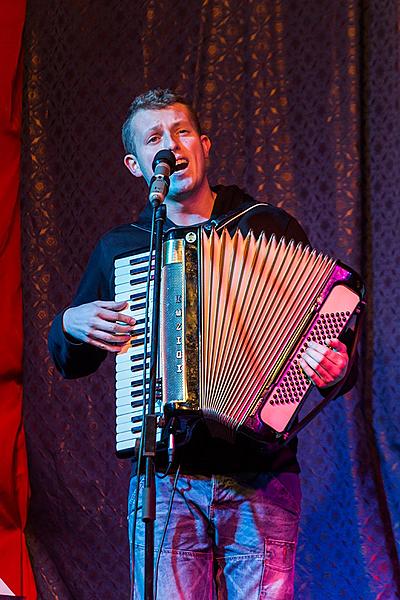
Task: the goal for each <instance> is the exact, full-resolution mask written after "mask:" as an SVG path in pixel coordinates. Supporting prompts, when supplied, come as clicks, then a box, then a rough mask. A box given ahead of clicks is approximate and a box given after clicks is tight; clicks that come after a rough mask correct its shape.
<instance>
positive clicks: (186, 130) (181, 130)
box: [179, 129, 189, 133]
mask: <svg viewBox="0 0 400 600" xmlns="http://www.w3.org/2000/svg"><path fill="white" fill-rule="evenodd" d="M179 133H189V130H188V129H180V130H179Z"/></svg>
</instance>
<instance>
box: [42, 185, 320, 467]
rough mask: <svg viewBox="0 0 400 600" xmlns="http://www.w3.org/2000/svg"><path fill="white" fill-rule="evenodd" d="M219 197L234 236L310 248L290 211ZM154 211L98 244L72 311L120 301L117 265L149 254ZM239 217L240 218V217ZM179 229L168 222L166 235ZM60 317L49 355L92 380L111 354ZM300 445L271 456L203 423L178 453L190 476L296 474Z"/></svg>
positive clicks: (233, 194)
mask: <svg viewBox="0 0 400 600" xmlns="http://www.w3.org/2000/svg"><path fill="white" fill-rule="evenodd" d="M213 191H215V192H216V193H217V196H216V200H215V204H214V209H213V213H212V216H211V219H210V221H211V222H212V223H217V224H220V223H223V224H225V226H226V227H227V228H228V230H229V231H230V232H231V233H232V232H233V231H235V230H236V229H240V230H241V232H242V233H243V234H247V233H248V231H249V230H250V229H251V230H253V232H254V234H255V235H256V236H258V235H259V234H260V233H261V232H264V233H265V234H266V236H267V237H269V236H270V235H271V234H273V233H274V234H275V235H276V236H277V237H278V239H279V238H280V237H281V236H285V237H286V239H294V240H295V241H296V242H302V243H303V244H307V243H308V239H307V236H306V234H305V233H304V231H303V229H302V228H301V227H300V225H299V224H298V223H297V221H296V220H295V219H294V218H293V217H291V216H290V215H288V214H287V213H286V212H285V211H284V210H282V209H279V208H276V207H274V206H271V205H269V204H260V203H258V204H257V203H256V202H255V201H254V200H253V199H252V198H251V197H250V196H248V195H247V194H245V193H244V192H243V191H242V190H240V189H239V188H237V187H236V186H229V187H224V186H216V187H214V188H213ZM151 214H152V209H151V207H150V206H149V205H147V206H146V207H145V209H144V210H143V212H142V213H141V214H140V216H139V219H138V220H137V222H136V223H132V224H128V225H122V226H119V227H116V228H115V229H112V230H111V231H109V232H108V233H106V234H105V235H104V236H103V237H102V238H101V239H100V241H99V243H98V244H97V246H96V248H95V249H94V252H93V254H92V256H91V258H90V261H89V264H88V266H87V269H86V271H85V273H84V275H83V278H82V281H81V283H80V285H79V288H78V291H77V293H76V295H75V297H74V299H73V301H72V303H71V305H70V306H78V305H81V304H85V303H87V302H92V301H94V300H114V260H115V258H116V257H117V256H120V255H122V254H127V253H128V254H129V253H136V252H137V251H138V250H140V249H144V250H146V249H147V250H148V247H149V238H150V228H151ZM235 215H239V216H235ZM171 227H176V225H175V224H174V223H172V221H170V220H169V219H167V221H166V225H165V230H166V231H167V230H168V229H170V228H171ZM63 312H64V311H62V312H61V313H59V314H58V315H57V316H56V317H55V319H54V321H53V324H52V327H51V330H50V333H49V350H50V354H51V356H52V358H53V360H54V363H55V365H56V367H57V369H58V370H59V371H60V373H61V374H62V375H63V376H64V377H66V378H75V377H82V376H85V375H89V374H90V373H93V372H94V371H96V369H97V368H98V367H99V365H100V364H101V362H102V361H103V360H104V359H105V357H106V356H107V354H108V353H107V352H106V351H103V350H100V349H98V348H96V347H94V346H92V345H89V344H85V343H74V342H73V341H72V340H71V339H68V338H67V337H66V336H65V334H64V333H63V329H62V316H63ZM296 448H297V440H293V441H292V442H291V443H290V444H289V445H288V446H287V447H284V448H281V449H279V451H277V452H276V453H274V454H272V455H271V454H268V453H266V452H265V451H263V449H262V448H260V447H259V446H258V445H255V444H252V443H251V442H249V441H244V440H241V441H238V442H237V443H236V444H235V445H231V444H229V443H227V442H223V441H221V440H218V439H214V438H210V437H209V435H208V434H207V432H206V430H205V428H204V427H203V425H202V424H201V423H200V424H199V426H198V427H196V428H195V430H194V433H193V436H192V438H191V440H190V442H189V443H188V444H187V445H186V446H184V447H182V448H180V449H178V450H177V461H176V462H177V463H179V462H180V463H181V469H182V472H186V473H199V474H209V473H228V472H241V471H242V472H243V471H252V472H254V471H271V472H280V471H291V472H298V471H299V467H298V463H297V460H296ZM157 460H158V467H159V468H160V469H161V468H163V466H164V465H165V456H164V455H163V453H160V454H159V456H158V459H157Z"/></svg>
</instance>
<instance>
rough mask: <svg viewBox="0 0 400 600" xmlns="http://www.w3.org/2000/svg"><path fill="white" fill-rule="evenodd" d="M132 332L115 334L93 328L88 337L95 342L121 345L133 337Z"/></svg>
mask: <svg viewBox="0 0 400 600" xmlns="http://www.w3.org/2000/svg"><path fill="white" fill-rule="evenodd" d="M131 337H132V336H131V334H130V333H129V334H128V335H122V334H114V333H107V332H106V331H102V330H101V329H93V330H92V331H89V333H88V338H89V339H90V340H93V341H95V342H100V343H103V342H106V343H108V344H117V345H118V346H119V347H120V346H122V345H124V344H126V342H128V341H129V340H130V339H131Z"/></svg>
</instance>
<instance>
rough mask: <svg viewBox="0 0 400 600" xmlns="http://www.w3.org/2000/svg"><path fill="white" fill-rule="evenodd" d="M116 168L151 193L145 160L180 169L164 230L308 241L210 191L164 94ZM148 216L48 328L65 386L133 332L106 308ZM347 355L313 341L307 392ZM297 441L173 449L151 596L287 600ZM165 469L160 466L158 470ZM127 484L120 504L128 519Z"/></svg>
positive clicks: (117, 309)
mask: <svg viewBox="0 0 400 600" xmlns="http://www.w3.org/2000/svg"><path fill="white" fill-rule="evenodd" d="M123 141H124V145H125V149H126V152H127V153H126V156H125V160H124V162H125V165H126V167H127V168H128V169H129V171H130V172H131V173H132V174H133V175H134V176H135V177H144V178H145V180H146V181H147V183H149V181H150V179H151V176H152V174H153V173H152V161H153V158H154V155H155V154H156V153H157V152H158V151H159V150H161V149H170V150H172V152H174V154H175V156H176V159H177V170H176V172H175V173H174V174H173V175H172V176H171V184H170V189H169V192H168V195H167V197H166V200H165V204H166V207H167V222H166V229H167V230H168V229H169V228H170V227H173V226H187V225H194V224H199V223H205V222H207V221H209V220H210V219H212V220H213V221H217V222H219V223H224V218H225V217H226V215H227V214H229V218H225V222H226V224H227V228H228V229H229V231H230V232H233V231H235V230H236V229H238V228H239V229H240V230H241V231H242V232H243V233H247V232H248V231H249V230H250V229H252V230H253V231H254V233H255V234H256V235H258V234H259V233H261V232H262V231H264V232H265V234H266V235H267V236H268V237H269V235H271V234H272V233H275V234H276V235H277V237H281V236H282V235H283V236H285V237H286V238H288V239H294V240H295V241H299V242H303V243H308V240H307V237H306V235H305V233H304V231H303V230H302V229H301V227H300V225H299V224H298V223H297V222H296V221H295V220H294V219H293V218H292V217H290V216H289V215H288V214H287V213H285V212H284V211H282V210H280V209H277V208H274V207H273V206H271V205H268V204H257V203H255V202H254V200H252V198H250V197H249V196H248V195H247V194H245V193H243V192H242V191H241V190H239V189H238V188H237V187H234V186H231V187H224V186H215V187H211V186H210V184H209V181H208V178H207V172H206V165H207V161H208V158H209V153H210V148H211V142H210V140H209V138H208V137H207V136H206V135H204V134H203V133H202V131H201V129H200V125H199V122H198V119H197V117H196V115H195V114H194V112H193V110H192V108H191V107H190V105H189V104H188V103H187V102H186V100H185V99H184V98H181V97H179V96H177V95H175V94H174V93H173V92H170V91H169V90H152V91H150V92H147V93H146V94H143V95H142V96H139V97H138V98H136V99H135V100H134V102H133V103H132V105H131V108H130V111H129V113H128V118H127V120H126V122H125V124H124V126H123ZM150 223H151V208H150V206H147V207H146V208H145V209H144V211H143V212H142V213H141V215H140V217H139V219H138V221H137V222H136V223H134V224H130V225H126V226H121V227H117V228H116V229H114V230H112V231H111V232H109V233H108V234H106V235H105V236H104V237H103V238H102V239H101V240H100V242H99V244H98V245H97V247H96V249H95V251H94V253H93V255H92V257H91V260H90V262H89V265H88V268H87V270H86V272H85V275H84V277H83V280H82V282H81V285H80V287H79V289H78V292H77V294H76V296H75V298H74V301H73V303H72V304H71V306H70V307H69V308H67V309H66V310H65V311H63V312H62V313H60V314H59V315H58V316H57V317H56V318H55V320H54V323H53V325H52V329H51V331H50V336H49V347H50V351H51V354H52V357H53V359H54V361H55V364H56V366H57V367H58V369H59V370H60V372H61V373H62V374H63V375H64V376H65V377H79V376H83V375H87V374H89V373H92V372H93V371H95V370H96V369H97V367H98V366H99V365H100V363H101V362H102V360H103V359H104V358H105V356H106V355H107V353H108V352H111V353H116V352H118V350H119V349H120V347H121V345H123V344H125V343H126V342H127V341H128V340H129V339H130V336H131V332H132V331H133V332H134V328H135V321H134V319H132V318H131V317H129V316H127V315H125V314H123V312H122V311H123V310H124V309H125V308H126V303H123V302H120V303H117V302H114V301H113V297H114V289H113V264H114V259H115V257H116V256H118V255H120V254H122V253H126V252H132V253H134V251H135V250H138V249H141V248H144V247H148V246H149V238H150ZM347 364H348V355H347V348H346V346H345V345H344V344H343V343H342V342H340V341H339V340H336V339H334V340H330V342H329V346H328V345H327V346H321V345H319V344H315V343H311V344H310V346H309V348H308V349H307V351H306V352H305V353H304V360H303V361H302V367H303V369H304V371H305V372H306V373H307V375H308V376H309V377H310V378H311V379H312V381H313V382H314V383H315V385H317V386H319V387H320V388H327V387H329V386H332V385H333V384H335V383H336V382H338V381H340V379H341V378H342V377H343V376H344V373H345V372H346V368H347ZM296 445H297V442H296V440H294V441H292V442H291V443H290V444H289V445H288V446H287V447H285V448H282V449H281V450H279V452H276V453H274V454H273V455H272V456H271V455H268V454H266V453H265V452H264V450H263V449H262V448H260V447H258V446H257V445H256V444H252V443H250V442H244V441H240V442H237V443H236V444H235V445H230V444H228V443H226V442H223V441H221V440H218V439H213V438H210V437H209V435H208V434H207V431H206V429H205V427H203V425H202V424H201V423H200V424H199V426H198V427H196V429H195V430H194V432H193V435H192V438H191V440H190V441H189V442H188V444H187V445H186V446H185V447H183V448H180V449H179V448H178V450H177V456H176V464H175V467H176V465H178V464H179V465H180V474H179V478H178V483H177V489H176V492H175V496H174V499H173V504H172V509H171V514H170V519H169V523H168V527H167V530H166V536H165V540H164V542H163V547H162V553H161V556H160V561H159V567H158V575H157V582H158V594H159V595H158V597H159V598H185V599H192V600H201V599H202V598H204V599H206V598H207V599H209V598H213V597H214V598H219V599H222V598H229V599H230V600H233V599H238V600H239V599H242V598H246V599H248V600H251V599H253V598H254V599H255V598H268V599H279V600H283V599H289V598H292V597H293V575H294V572H293V567H294V558H295V550H296V543H297V531H298V522H299V513H300V486H299V476H298V473H299V467H298V464H297V461H296ZM164 467H165V457H164V456H162V455H160V456H159V457H158V459H157V468H158V469H159V470H161V471H162V469H163V468H164ZM173 480H174V473H173V472H172V473H171V474H170V475H169V476H167V477H165V478H164V479H158V480H157V520H156V526H155V529H156V532H155V547H156V548H158V546H159V544H160V540H161V535H162V531H163V528H164V524H165V520H166V518H167V514H168V510H169V503H170V498H171V491H172V486H173ZM134 495H135V476H134V477H133V478H132V484H131V490H130V497H129V508H128V510H129V518H130V524H132V518H133V516H132V510H133V506H134ZM143 552H144V532H143V524H142V523H141V520H140V519H139V521H138V526H137V532H136V539H135V588H136V594H137V596H136V597H137V598H141V597H143Z"/></svg>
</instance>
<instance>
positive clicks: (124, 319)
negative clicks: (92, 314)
mask: <svg viewBox="0 0 400 600" xmlns="http://www.w3.org/2000/svg"><path fill="white" fill-rule="evenodd" d="M97 316H98V317H99V318H100V319H104V320H105V321H110V322H111V323H114V322H115V321H121V323H127V325H134V324H135V323H136V319H134V318H133V317H131V316H130V315H125V314H124V313H121V312H116V311H113V310H108V309H103V310H100V311H99V313H98V315H97Z"/></svg>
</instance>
